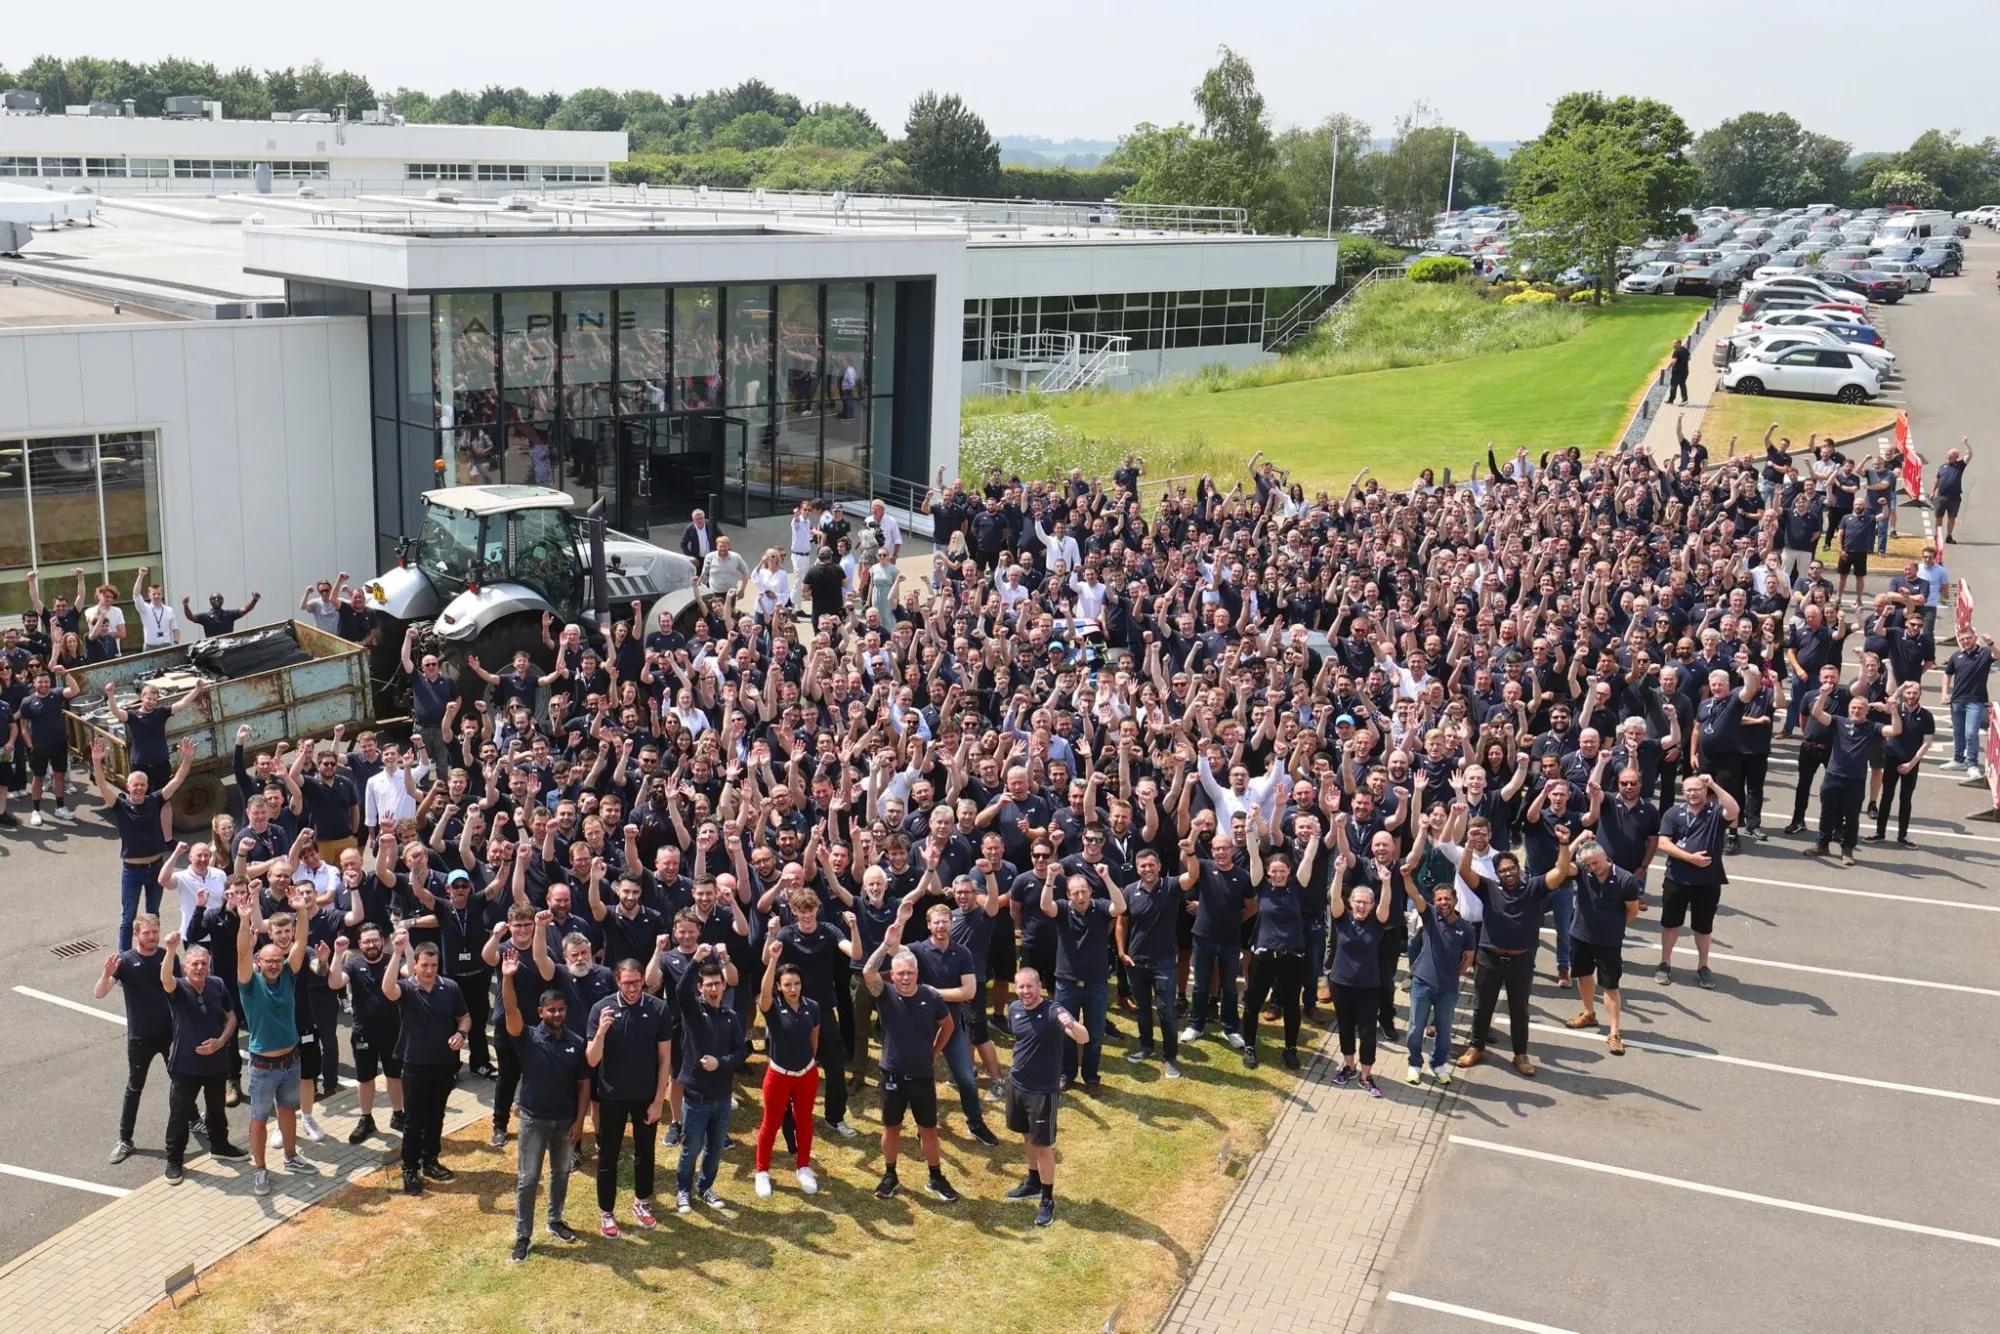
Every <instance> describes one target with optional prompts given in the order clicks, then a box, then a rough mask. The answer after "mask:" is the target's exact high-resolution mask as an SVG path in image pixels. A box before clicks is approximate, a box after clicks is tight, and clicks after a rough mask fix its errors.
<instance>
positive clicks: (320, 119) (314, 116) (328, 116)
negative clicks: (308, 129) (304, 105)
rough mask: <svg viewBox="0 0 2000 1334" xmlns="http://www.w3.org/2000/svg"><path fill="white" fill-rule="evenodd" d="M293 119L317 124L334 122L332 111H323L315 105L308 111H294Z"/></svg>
mask: <svg viewBox="0 0 2000 1334" xmlns="http://www.w3.org/2000/svg"><path fill="white" fill-rule="evenodd" d="M292 119H293V120H303V121H310V122H312V123H313V124H315V125H330V124H332V123H333V113H332V112H331V111H321V110H320V109H319V108H318V107H313V108H311V109H309V110H306V111H294V112H293V113H292Z"/></svg>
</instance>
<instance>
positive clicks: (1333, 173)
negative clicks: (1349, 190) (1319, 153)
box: [1326, 125, 1340, 241]
mask: <svg viewBox="0 0 2000 1334" xmlns="http://www.w3.org/2000/svg"><path fill="white" fill-rule="evenodd" d="M1331 134H1332V136H1333V138H1332V141H1331V142H1332V144H1333V166H1332V167H1331V168H1330V169H1328V171H1327V173H1326V239H1327V240H1329V241H1331V240H1332V239H1333V187H1334V186H1335V184H1337V183H1338V182H1339V180H1340V127H1339V126H1338V125H1336V126H1334V127H1333V129H1332V131H1331Z"/></svg>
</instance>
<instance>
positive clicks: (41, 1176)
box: [0, 1163, 132, 1200]
mask: <svg viewBox="0 0 2000 1334" xmlns="http://www.w3.org/2000/svg"><path fill="white" fill-rule="evenodd" d="M0 1174H5V1175H7V1176H10V1177H20V1178H22V1179H23V1180H26V1181H39V1182H41V1183H43V1184H44V1185H48V1186H68V1187H69V1188H70V1189H71V1190H87V1191H89V1192H91V1193H92V1194H93V1195H109V1196H110V1197H111V1198H112V1199H114V1200H122V1199H124V1198H125V1197H126V1196H127V1195H130V1194H131V1193H132V1192H131V1191H129V1190H121V1189H119V1188H118V1187H117V1186H100V1185H98V1184H97V1183H96V1182H95V1181H79V1180H77V1179H76V1178H75V1177H59V1176H57V1175H56V1174H55V1173H54V1172H37V1171H36V1170H35V1169H34V1168H32V1167H16V1166H14V1164H12V1163H0Z"/></svg>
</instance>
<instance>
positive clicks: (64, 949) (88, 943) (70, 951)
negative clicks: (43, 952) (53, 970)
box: [49, 940, 104, 959]
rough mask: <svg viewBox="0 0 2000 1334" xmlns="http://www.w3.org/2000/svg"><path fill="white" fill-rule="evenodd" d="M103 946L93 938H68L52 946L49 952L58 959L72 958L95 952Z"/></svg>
mask: <svg viewBox="0 0 2000 1334" xmlns="http://www.w3.org/2000/svg"><path fill="white" fill-rule="evenodd" d="M103 948H104V947H103V946H102V945H99V944H98V943H97V942H96V941H94V940H70V941H65V942H64V943H62V944H60V945H56V946H54V947H52V948H51V949H50V950H49V953H51V954H53V955H55V956H56V957H57V958H58V959H74V958H77V957H78V956H80V955H84V954H95V953H97V951H98V950H100V949H103Z"/></svg>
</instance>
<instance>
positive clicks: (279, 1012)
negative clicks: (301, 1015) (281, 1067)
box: [239, 964, 299, 1056]
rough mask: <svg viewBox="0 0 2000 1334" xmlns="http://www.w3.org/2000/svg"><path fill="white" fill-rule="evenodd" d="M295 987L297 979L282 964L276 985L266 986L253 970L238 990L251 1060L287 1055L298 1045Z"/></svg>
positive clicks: (261, 977)
mask: <svg viewBox="0 0 2000 1334" xmlns="http://www.w3.org/2000/svg"><path fill="white" fill-rule="evenodd" d="M297 987H298V978H297V977H296V976H295V975H294V974H293V972H292V966H291V965H290V964H286V965H285V966H284V967H283V968H282V969H280V970H279V972H278V980H277V981H276V982H266V981H265V980H264V975H263V974H262V973H260V972H257V971H254V970H253V971H252V972H251V974H250V980H249V981H248V982H245V983H244V984H243V985H242V987H241V988H239V990H240V991H241V993H242V996H243V1014H244V1016H245V1018H247V1019H248V1020H249V1021H250V1023H249V1027H250V1052H251V1054H252V1055H253V1056H263V1055H268V1054H270V1053H272V1052H281V1051H287V1050H289V1049H291V1048H293V1047H296V1046H298V1045H299V1022H298V1013H297V1011H296V1010H295V1009H294V1008H293V1006H294V1004H295V1001H294V995H293V993H294V991H295V990H296V988H297Z"/></svg>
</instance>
